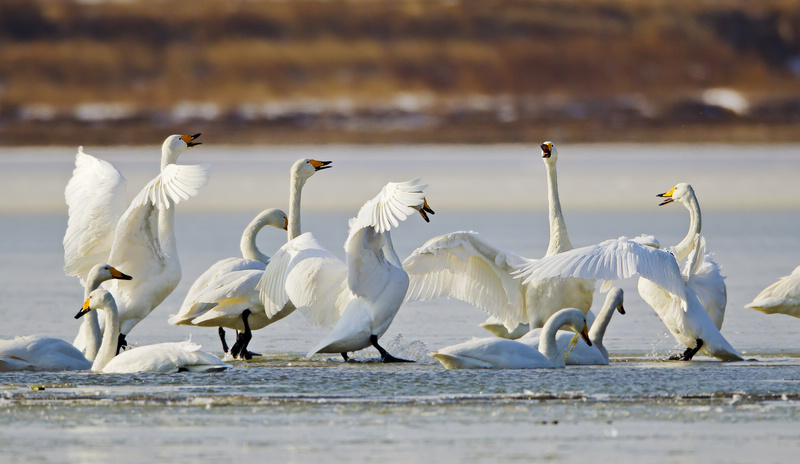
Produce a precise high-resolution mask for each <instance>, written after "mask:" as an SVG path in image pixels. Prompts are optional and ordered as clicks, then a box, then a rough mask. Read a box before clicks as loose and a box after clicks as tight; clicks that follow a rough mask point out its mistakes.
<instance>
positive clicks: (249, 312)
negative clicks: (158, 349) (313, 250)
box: [169, 159, 332, 359]
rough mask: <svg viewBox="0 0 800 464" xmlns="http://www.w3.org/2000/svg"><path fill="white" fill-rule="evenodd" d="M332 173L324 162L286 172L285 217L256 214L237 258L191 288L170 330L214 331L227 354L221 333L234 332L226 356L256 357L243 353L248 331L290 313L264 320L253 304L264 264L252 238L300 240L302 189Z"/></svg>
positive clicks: (210, 271) (224, 262)
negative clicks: (269, 229)
mask: <svg viewBox="0 0 800 464" xmlns="http://www.w3.org/2000/svg"><path fill="white" fill-rule="evenodd" d="M330 167H332V166H331V162H330V161H317V160H314V159H299V160H297V161H296V162H295V163H294V164H293V165H292V168H291V170H290V176H289V177H290V188H289V217H288V218H287V217H286V215H285V214H284V213H283V211H280V210H274V209H272V210H265V211H262V212H261V213H260V214H259V215H258V216H256V218H255V219H253V221H252V222H251V223H250V225H248V226H247V228H245V230H244V233H243V234H242V239H241V241H240V244H239V245H240V249H241V251H242V258H228V259H224V260H221V261H218V262H217V263H215V264H214V265H212V266H211V267H210V268H209V269H208V270H207V271H206V272H204V273H203V274H202V275H201V276H200V277H198V278H197V280H196V281H195V282H194V284H192V287H191V288H190V289H189V292H188V293H187V294H186V298H185V299H184V300H183V304H182V305H181V308H180V310H179V312H178V314H177V315H172V316H171V317H170V319H169V323H170V324H173V325H197V326H202V327H219V337H220V341H221V342H222V349H223V351H224V352H226V353H227V352H228V344H227V342H226V341H225V331H224V329H223V327H227V328H229V329H234V330H236V331H237V332H238V335H237V337H236V342H235V343H234V345H233V346H232V347H231V350H230V354H231V356H232V357H234V358H244V359H252V357H253V356H260V355H259V354H258V353H253V352H251V351H249V350H248V349H247V347H248V345H249V343H250V340H252V338H253V335H252V330H258V329H262V328H264V327H266V326H267V325H269V324H272V323H273V322H277V321H279V320H281V319H283V318H284V317H286V316H288V315H289V314H291V313H292V312H293V311H294V306H293V305H291V303H289V304H287V305H286V306H285V308H283V310H281V311H279V312H278V313H276V314H274V315H272V316H271V317H269V316H267V314H266V311H265V310H264V305H263V304H262V303H261V299H260V298H259V291H258V289H257V286H258V283H259V281H260V280H261V277H262V275H263V273H264V269H265V268H266V267H267V266H268V263H269V261H270V258H269V256H267V255H265V254H263V253H262V252H261V251H260V250H259V249H258V247H257V246H256V241H255V240H256V235H257V234H258V232H259V231H260V230H261V228H263V227H264V226H265V225H271V226H273V227H277V228H281V229H285V230H287V233H288V239H289V240H292V239H293V238H295V237H296V236H297V235H299V234H300V204H301V203H300V200H301V194H302V190H303V186H304V185H305V183H306V181H307V180H308V179H309V178H311V176H313V175H314V173H316V172H317V171H321V170H323V169H328V168H330Z"/></svg>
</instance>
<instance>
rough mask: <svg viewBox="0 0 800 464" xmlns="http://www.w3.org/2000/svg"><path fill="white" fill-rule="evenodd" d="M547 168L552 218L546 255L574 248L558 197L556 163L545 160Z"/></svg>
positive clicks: (549, 205)
mask: <svg viewBox="0 0 800 464" xmlns="http://www.w3.org/2000/svg"><path fill="white" fill-rule="evenodd" d="M545 168H546V169H547V204H548V207H549V208H548V209H549V218H550V243H549V245H548V246H547V253H546V254H545V257H548V256H553V255H556V254H558V253H562V252H564V251H569V250H571V249H572V244H571V243H570V241H569V236H568V235H567V224H566V223H565V222H564V215H563V214H562V213H561V201H560V200H559V198H558V176H557V174H556V165H555V163H548V162H545Z"/></svg>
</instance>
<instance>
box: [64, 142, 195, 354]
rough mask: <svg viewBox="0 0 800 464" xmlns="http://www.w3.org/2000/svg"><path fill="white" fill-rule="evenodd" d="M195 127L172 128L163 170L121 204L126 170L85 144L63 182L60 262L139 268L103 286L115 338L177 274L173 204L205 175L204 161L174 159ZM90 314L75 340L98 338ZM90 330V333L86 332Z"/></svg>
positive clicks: (79, 272) (78, 268)
mask: <svg viewBox="0 0 800 464" xmlns="http://www.w3.org/2000/svg"><path fill="white" fill-rule="evenodd" d="M199 136H200V134H194V135H171V136H169V137H167V139H166V140H165V141H164V143H163V145H162V147H161V172H160V173H159V174H158V176H156V177H155V178H154V179H153V180H151V181H150V182H149V183H148V184H147V185H146V186H145V187H144V188H143V189H142V190H141V191H140V192H139V193H138V194H137V195H136V196H135V197H134V198H133V200H132V201H131V202H130V205H128V206H127V209H126V208H125V205H126V199H125V183H126V182H125V178H124V177H123V176H122V174H120V172H119V171H118V170H117V169H116V168H114V166H112V165H111V164H110V163H108V162H106V161H103V160H100V159H98V158H95V157H93V156H91V155H88V154H86V153H84V152H83V148H82V147H81V148H80V149H79V150H78V154H77V156H76V158H75V170H74V171H73V175H72V178H71V179H70V181H69V183H68V184H67V187H66V189H65V198H66V201H67V206H68V208H69V220H68V223H67V231H66V234H65V235H64V262H65V265H64V270H65V272H66V274H67V275H75V276H78V277H79V278H81V279H82V280H83V276H84V275H85V273H86V272H88V270H89V269H91V267H92V266H93V265H95V264H96V263H98V262H111V263H114V264H115V265H116V266H117V267H118V268H119V269H120V270H121V271H123V272H125V273H127V274H131V275H135V276H141V277H137V279H136V280H132V281H114V282H113V283H111V284H110V285H109V286H108V289H109V291H110V292H111V293H112V294H113V295H114V296H115V300H116V302H117V304H118V305H119V320H120V336H119V342H118V345H119V346H123V345H125V336H126V335H127V334H128V333H129V332H130V331H131V329H133V327H134V326H136V324H138V323H139V322H140V321H141V320H142V319H144V318H145V317H146V316H147V315H148V314H150V312H151V311H152V310H153V309H155V307H156V306H158V305H159V304H160V303H161V302H162V301H163V300H164V298H166V297H167V296H168V295H169V294H170V293H172V291H173V290H175V287H177V285H178V283H179V282H180V279H181V265H180V261H179V259H178V249H177V244H176V240H175V230H174V222H175V206H176V205H177V204H178V203H180V202H181V201H185V200H188V199H189V198H191V197H194V196H195V195H197V194H198V192H199V189H200V188H201V187H203V186H204V185H206V183H207V182H208V166H199V165H180V164H176V161H177V159H178V156H179V155H180V154H181V153H183V152H184V151H186V150H187V149H188V148H190V147H194V146H196V145H200V142H195V140H196V139H197V137H199ZM91 314H92V316H90V317H89V318H87V320H86V321H85V322H84V324H82V325H81V330H80V332H79V334H78V337H77V338H76V340H75V345H76V346H77V347H79V348H81V349H83V348H84V344H85V340H86V339H87V338H88V339H93V340H99V339H100V337H101V335H100V326H99V324H98V322H97V318H96V313H95V312H92V313H91ZM87 332H88V335H87Z"/></svg>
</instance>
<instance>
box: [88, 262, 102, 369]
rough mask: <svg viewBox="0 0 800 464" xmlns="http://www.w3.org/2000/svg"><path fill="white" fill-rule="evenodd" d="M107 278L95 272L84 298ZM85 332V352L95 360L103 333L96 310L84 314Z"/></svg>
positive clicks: (90, 359) (89, 358)
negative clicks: (102, 277)
mask: <svg viewBox="0 0 800 464" xmlns="http://www.w3.org/2000/svg"><path fill="white" fill-rule="evenodd" d="M105 280H107V279H101V278H100V276H98V275H96V274H94V275H90V276H89V280H88V281H87V282H86V285H85V286H84V289H83V299H84V300H86V299H87V298H89V294H90V293H92V292H93V291H94V290H96V289H97V288H98V287H100V284H102V283H103V282H104V281H105ZM84 317H85V319H84V321H83V333H84V340H85V342H84V343H85V345H84V353H83V355H84V356H86V359H88V360H89V361H93V360H94V359H95V358H96V357H97V351H98V350H99V349H100V344H101V340H102V338H103V334H102V333H101V332H100V320H99V318H98V317H97V312H96V311H90V312H89V314H87V315H86V316H84Z"/></svg>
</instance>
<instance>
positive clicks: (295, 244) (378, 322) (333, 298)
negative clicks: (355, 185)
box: [259, 180, 433, 362]
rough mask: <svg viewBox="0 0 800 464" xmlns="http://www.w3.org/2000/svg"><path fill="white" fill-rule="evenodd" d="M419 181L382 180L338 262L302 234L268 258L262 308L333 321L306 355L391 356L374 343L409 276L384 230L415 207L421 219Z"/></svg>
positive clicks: (320, 322) (353, 226)
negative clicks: (371, 351)
mask: <svg viewBox="0 0 800 464" xmlns="http://www.w3.org/2000/svg"><path fill="white" fill-rule="evenodd" d="M424 189H425V186H424V185H422V184H421V183H420V181H419V180H416V181H410V182H400V183H395V182H389V183H388V184H386V185H385V186H384V187H383V189H382V190H381V192H380V193H379V194H378V195H377V196H376V197H375V198H373V199H372V200H370V201H368V202H367V203H365V204H364V206H362V207H361V209H360V210H359V212H358V215H357V216H356V217H355V218H353V219H351V220H350V231H349V234H348V237H347V240H346V241H345V245H344V249H345V254H346V261H345V262H343V261H342V260H340V259H339V258H337V257H336V256H335V255H333V254H332V253H331V252H330V251H329V250H327V249H326V248H325V247H324V246H322V245H321V244H320V243H319V242H318V241H317V240H316V238H315V237H314V236H313V235H312V234H310V233H305V234H303V235H301V236H299V237H297V238H296V239H294V240H292V241H290V242H289V243H287V244H286V245H284V246H283V247H281V249H280V250H278V252H277V253H275V255H274V256H273V258H272V262H271V263H270V265H269V266H267V269H266V270H265V271H264V276H263V278H262V281H261V283H260V284H259V285H260V288H261V297H262V301H264V306H265V308H266V309H267V312H268V314H269V313H275V312H277V311H279V310H280V309H281V308H283V307H284V305H285V304H286V302H288V301H291V302H292V303H294V305H295V306H296V307H297V308H298V309H299V310H300V311H301V312H302V313H303V315H304V316H305V317H306V318H307V319H308V320H309V321H310V322H312V323H314V324H318V325H333V326H334V327H333V329H332V330H331V332H330V333H329V334H328V335H327V336H326V337H325V338H324V339H323V340H321V341H320V342H319V343H317V344H316V345H314V346H313V348H311V350H309V351H308V353H307V354H306V356H307V357H309V358H310V357H311V356H312V355H314V354H315V353H340V354H341V355H342V357H343V358H344V359H345V360H348V359H349V356H348V354H347V353H349V352H353V351H358V350H361V349H364V348H367V347H369V346H374V347H375V348H376V349H377V350H378V352H379V353H380V355H381V360H382V361H384V362H395V361H404V360H402V359H398V358H395V357H394V356H392V355H391V354H389V353H388V352H386V350H385V349H384V348H383V347H381V346H380V345H379V344H378V339H379V338H380V337H381V336H382V335H383V334H384V333H385V332H386V330H387V329H388V328H389V325H390V324H391V323H392V320H393V319H394V317H395V315H396V314H397V311H398V310H399V309H400V305H401V304H402V302H403V299H404V297H405V294H406V290H407V289H408V275H407V274H406V272H405V270H404V269H403V266H402V265H401V262H400V258H398V256H397V253H395V250H394V246H393V245H392V239H391V234H390V230H391V229H392V228H394V227H397V226H398V225H399V223H400V221H403V220H405V219H406V218H407V217H408V216H409V215H410V214H412V213H414V212H415V211H417V212H419V213H420V214H421V215H422V217H423V219H425V221H428V220H429V219H428V214H433V211H432V210H431V209H430V207H428V204H427V201H426V199H425V195H424V193H423V191H424Z"/></svg>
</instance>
